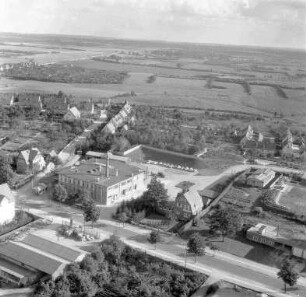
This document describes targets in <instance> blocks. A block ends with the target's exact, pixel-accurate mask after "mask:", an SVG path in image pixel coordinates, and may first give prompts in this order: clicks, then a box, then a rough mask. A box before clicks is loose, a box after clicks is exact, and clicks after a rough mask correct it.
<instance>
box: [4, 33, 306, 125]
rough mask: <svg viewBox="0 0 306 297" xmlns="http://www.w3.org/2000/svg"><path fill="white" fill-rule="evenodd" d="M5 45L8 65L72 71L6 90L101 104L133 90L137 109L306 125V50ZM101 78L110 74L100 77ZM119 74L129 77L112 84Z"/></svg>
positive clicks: (98, 41) (68, 40) (73, 42)
mask: <svg viewBox="0 0 306 297" xmlns="http://www.w3.org/2000/svg"><path fill="white" fill-rule="evenodd" d="M0 41H2V44H1V45H0V51H1V50H2V52H3V53H4V52H5V53H10V54H9V55H6V56H5V57H3V58H1V61H0V64H2V63H20V62H26V61H29V60H30V61H34V62H35V63H38V64H40V65H45V64H50V63H55V64H52V65H51V66H50V65H48V67H51V68H54V67H55V68H57V69H64V68H65V69H66V70H68V74H67V75H65V77H64V78H63V79H60V77H61V76H59V75H57V74H56V75H54V76H56V79H50V78H49V77H48V78H47V79H44V80H47V81H41V79H39V78H37V77H36V78H32V79H36V80H35V81H33V80H27V81H20V80H16V79H14V78H13V76H11V79H7V78H2V79H1V83H0V92H20V91H24V90H26V91H27V92H47V93H48V92H58V91H59V90H62V91H63V92H65V93H67V94H71V95H73V96H75V97H76V100H77V99H79V100H83V99H84V97H92V98H93V99H94V100H99V99H100V98H109V97H114V96H117V95H119V94H120V95H122V94H130V93H131V91H133V92H134V93H136V96H133V97H131V98H126V99H128V100H129V101H130V102H131V103H132V104H142V105H162V106H168V107H180V108H195V109H196V108H203V109H216V110H230V111H243V112H250V113H255V114H260V115H266V116H271V115H274V114H275V113H276V114H277V115H281V116H283V117H286V118H290V120H292V121H294V122H295V123H298V124H299V125H301V126H303V125H304V124H305V110H306V108H305V107H306V106H305V99H304V98H305V95H306V91H305V77H306V64H305V52H303V51H296V50H280V49H277V50H276V49H265V48H256V47H254V48H253V47H249V48H244V47H234V46H214V45H205V44H197V45H192V44H181V43H180V44H176V43H173V44H170V43H163V42H145V41H128V40H115V39H111V40H108V39H103V38H91V37H87V38H79V37H68V36H66V37H65V38H59V37H56V38H55V37H54V36H31V35H28V36H22V35H19V36H15V35H13V34H12V35H10V34H3V35H0ZM40 67H46V66H40ZM62 67H64V68H62ZM69 70H71V73H69ZM72 70H73V71H72ZM75 70H78V75H74V73H75ZM65 73H66V72H65ZM80 73H83V74H84V73H85V74H86V76H87V78H86V79H84V77H81V78H80V77H79V74H80ZM97 73H100V74H101V73H102V74H105V76H104V75H102V78H103V79H96V78H97V77H99V75H97ZM117 73H119V74H121V73H126V74H127V76H125V77H124V79H122V77H119V80H118V79H115V80H113V79H110V80H106V79H105V78H106V77H108V78H109V75H108V74H117ZM20 75H21V74H19V76H20ZM152 76H154V80H153V81H149V82H148V78H149V77H152ZM30 78H31V77H28V78H27V79H30ZM118 82H119V83H118ZM113 101H114V102H117V101H120V102H121V101H122V97H121V98H118V99H117V98H114V99H113Z"/></svg>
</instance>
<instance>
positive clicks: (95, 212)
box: [83, 200, 100, 228]
mask: <svg viewBox="0 0 306 297" xmlns="http://www.w3.org/2000/svg"><path fill="white" fill-rule="evenodd" d="M83 208H84V213H83V215H84V220H85V222H90V221H91V222H92V228H93V226H94V223H95V222H97V221H98V219H99V217H100V209H99V208H98V207H97V206H96V204H95V202H94V201H92V200H90V201H84V202H83Z"/></svg>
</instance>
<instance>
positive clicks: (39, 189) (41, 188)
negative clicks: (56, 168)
mask: <svg viewBox="0 0 306 297" xmlns="http://www.w3.org/2000/svg"><path fill="white" fill-rule="evenodd" d="M47 189H48V186H47V185H46V184H44V183H39V184H38V185H37V186H35V187H34V188H33V192H34V193H35V194H36V195H41V194H43V193H45V192H46V191H47Z"/></svg>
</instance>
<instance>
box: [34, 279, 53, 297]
mask: <svg viewBox="0 0 306 297" xmlns="http://www.w3.org/2000/svg"><path fill="white" fill-rule="evenodd" d="M54 286H55V283H54V282H53V281H51V280H50V281H48V282H46V283H43V282H39V283H38V285H37V286H36V288H35V290H34V295H35V296H36V297H50V296H51V294H52V292H53V290H54Z"/></svg>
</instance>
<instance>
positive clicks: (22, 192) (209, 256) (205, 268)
mask: <svg viewBox="0 0 306 297" xmlns="http://www.w3.org/2000/svg"><path fill="white" fill-rule="evenodd" d="M239 169H240V167H239ZM231 170H232V169H231ZM16 200H17V205H18V206H19V207H20V208H24V209H28V210H29V211H30V212H31V213H33V214H36V215H38V216H41V217H45V218H48V219H52V221H53V223H52V224H51V225H50V226H49V227H47V228H46V229H41V230H36V231H34V232H37V233H39V234H40V235H41V236H44V237H46V238H49V239H52V240H54V241H60V242H61V243H65V245H72V246H75V247H79V248H82V249H85V250H88V251H90V247H91V245H92V244H93V243H94V242H95V243H98V242H100V241H102V240H103V239H104V238H107V237H109V236H110V235H112V234H116V235H117V236H119V237H120V238H121V239H122V240H123V241H124V242H125V243H127V244H129V245H131V246H133V247H136V248H138V249H141V250H143V251H145V252H146V253H150V254H152V255H156V256H158V257H160V258H163V259H165V260H168V261H171V262H173V263H177V264H179V265H182V266H185V265H186V267H188V268H190V269H193V270H196V271H200V272H203V273H205V274H209V275H212V276H213V277H215V278H222V279H224V280H227V281H230V282H234V283H236V284H238V285H241V286H243V287H247V288H249V289H253V290H258V291H260V292H264V293H266V294H270V295H272V296H303V295H302V293H304V292H306V280H305V279H304V278H301V279H300V280H299V282H298V289H296V290H292V291H289V293H287V294H284V293H283V290H282V289H283V284H282V282H281V281H280V280H279V279H277V276H276V272H277V270H276V269H274V268H271V267H267V266H264V265H261V264H257V263H255V262H251V261H248V260H245V259H242V258H238V257H235V256H233V255H230V254H226V253H223V252H220V251H214V252H213V251H210V250H207V252H206V255H204V256H202V257H199V258H198V259H197V262H196V263H195V261H194V257H193V256H192V255H189V256H188V257H185V256H186V254H185V246H186V242H185V241H184V240H182V239H181V238H179V237H178V236H176V235H172V236H171V235H165V236H163V241H162V242H161V243H159V244H158V245H157V248H156V249H155V248H154V246H152V245H151V244H150V243H149V242H148V241H147V238H148V234H149V232H150V230H147V229H144V228H140V227H138V226H134V225H129V224H127V225H125V226H124V227H123V226H122V224H119V223H118V222H115V221H113V220H112V219H111V214H112V212H114V209H115V208H108V207H103V208H101V219H100V220H99V221H98V222H97V224H96V225H95V228H94V229H91V226H87V227H86V228H87V230H88V231H89V232H90V233H93V234H97V233H98V234H99V235H100V238H99V239H98V240H95V241H94V242H92V243H89V242H84V243H83V242H77V241H73V240H70V239H66V238H63V237H59V236H58V234H57V232H56V230H57V228H58V226H59V225H60V224H62V223H64V222H66V223H68V222H69V221H70V219H72V220H73V221H74V223H75V224H76V225H79V226H80V227H81V226H82V225H83V214H82V210H79V209H76V208H73V207H69V206H66V205H59V204H58V203H55V202H52V201H51V200H50V199H49V198H48V195H43V196H34V195H33V194H32V191H31V184H27V185H25V186H24V187H23V188H21V189H19V190H18V191H17V192H16ZM185 261H186V262H185ZM185 263H186V264H185Z"/></svg>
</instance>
